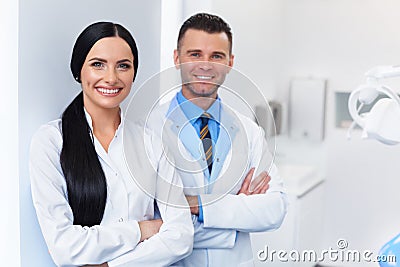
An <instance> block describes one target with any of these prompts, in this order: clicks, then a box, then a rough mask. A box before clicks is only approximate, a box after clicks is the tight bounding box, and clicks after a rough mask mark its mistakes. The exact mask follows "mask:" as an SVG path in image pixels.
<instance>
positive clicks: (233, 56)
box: [228, 55, 235, 73]
mask: <svg viewBox="0 0 400 267" xmlns="http://www.w3.org/2000/svg"><path fill="white" fill-rule="evenodd" d="M234 59H235V55H230V56H229V61H228V66H229V69H228V73H229V72H230V70H231V68H232V67H233V61H234Z"/></svg>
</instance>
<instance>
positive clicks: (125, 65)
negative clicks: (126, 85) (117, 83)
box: [118, 63, 131, 70]
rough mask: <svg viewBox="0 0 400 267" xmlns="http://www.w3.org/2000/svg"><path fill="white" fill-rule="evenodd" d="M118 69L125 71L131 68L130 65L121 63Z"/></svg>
mask: <svg viewBox="0 0 400 267" xmlns="http://www.w3.org/2000/svg"><path fill="white" fill-rule="evenodd" d="M118 68H120V69H124V70H127V69H130V68H131V65H130V64H126V63H122V64H119V65H118Z"/></svg>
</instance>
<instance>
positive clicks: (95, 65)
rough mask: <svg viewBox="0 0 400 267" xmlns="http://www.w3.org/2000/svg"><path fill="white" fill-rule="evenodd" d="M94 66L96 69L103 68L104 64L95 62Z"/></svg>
mask: <svg viewBox="0 0 400 267" xmlns="http://www.w3.org/2000/svg"><path fill="white" fill-rule="evenodd" d="M92 66H93V67H95V68H102V67H103V66H104V64H103V63H102V62H93V63H92Z"/></svg>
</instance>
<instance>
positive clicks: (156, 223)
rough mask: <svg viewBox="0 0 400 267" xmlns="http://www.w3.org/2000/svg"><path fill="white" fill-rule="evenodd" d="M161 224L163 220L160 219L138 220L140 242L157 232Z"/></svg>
mask: <svg viewBox="0 0 400 267" xmlns="http://www.w3.org/2000/svg"><path fill="white" fill-rule="evenodd" d="M162 224H163V221H162V220H161V219H157V220H148V221H141V222H139V228H140V242H142V241H143V240H145V239H149V238H150V237H152V236H153V235H155V234H157V233H158V231H160V227H161V225H162Z"/></svg>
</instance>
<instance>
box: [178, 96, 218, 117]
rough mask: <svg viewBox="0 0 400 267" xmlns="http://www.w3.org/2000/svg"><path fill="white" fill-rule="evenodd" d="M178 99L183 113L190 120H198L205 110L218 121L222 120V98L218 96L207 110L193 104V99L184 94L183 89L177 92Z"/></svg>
mask: <svg viewBox="0 0 400 267" xmlns="http://www.w3.org/2000/svg"><path fill="white" fill-rule="evenodd" d="M176 100H177V102H178V105H179V106H180V108H181V109H182V111H183V113H184V114H185V116H186V117H187V118H188V119H189V120H196V119H197V118H198V117H200V116H201V114H203V113H204V112H207V113H209V114H210V115H211V116H212V118H213V119H214V120H216V121H217V122H218V121H219V120H220V113H221V99H220V98H219V97H218V96H217V99H216V101H214V103H213V104H212V105H211V106H210V107H209V108H208V109H207V110H203V109H202V108H200V107H198V106H196V105H195V104H193V103H192V101H190V100H188V99H187V98H186V97H185V96H184V95H183V94H182V91H179V92H178V93H177V94H176Z"/></svg>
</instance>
